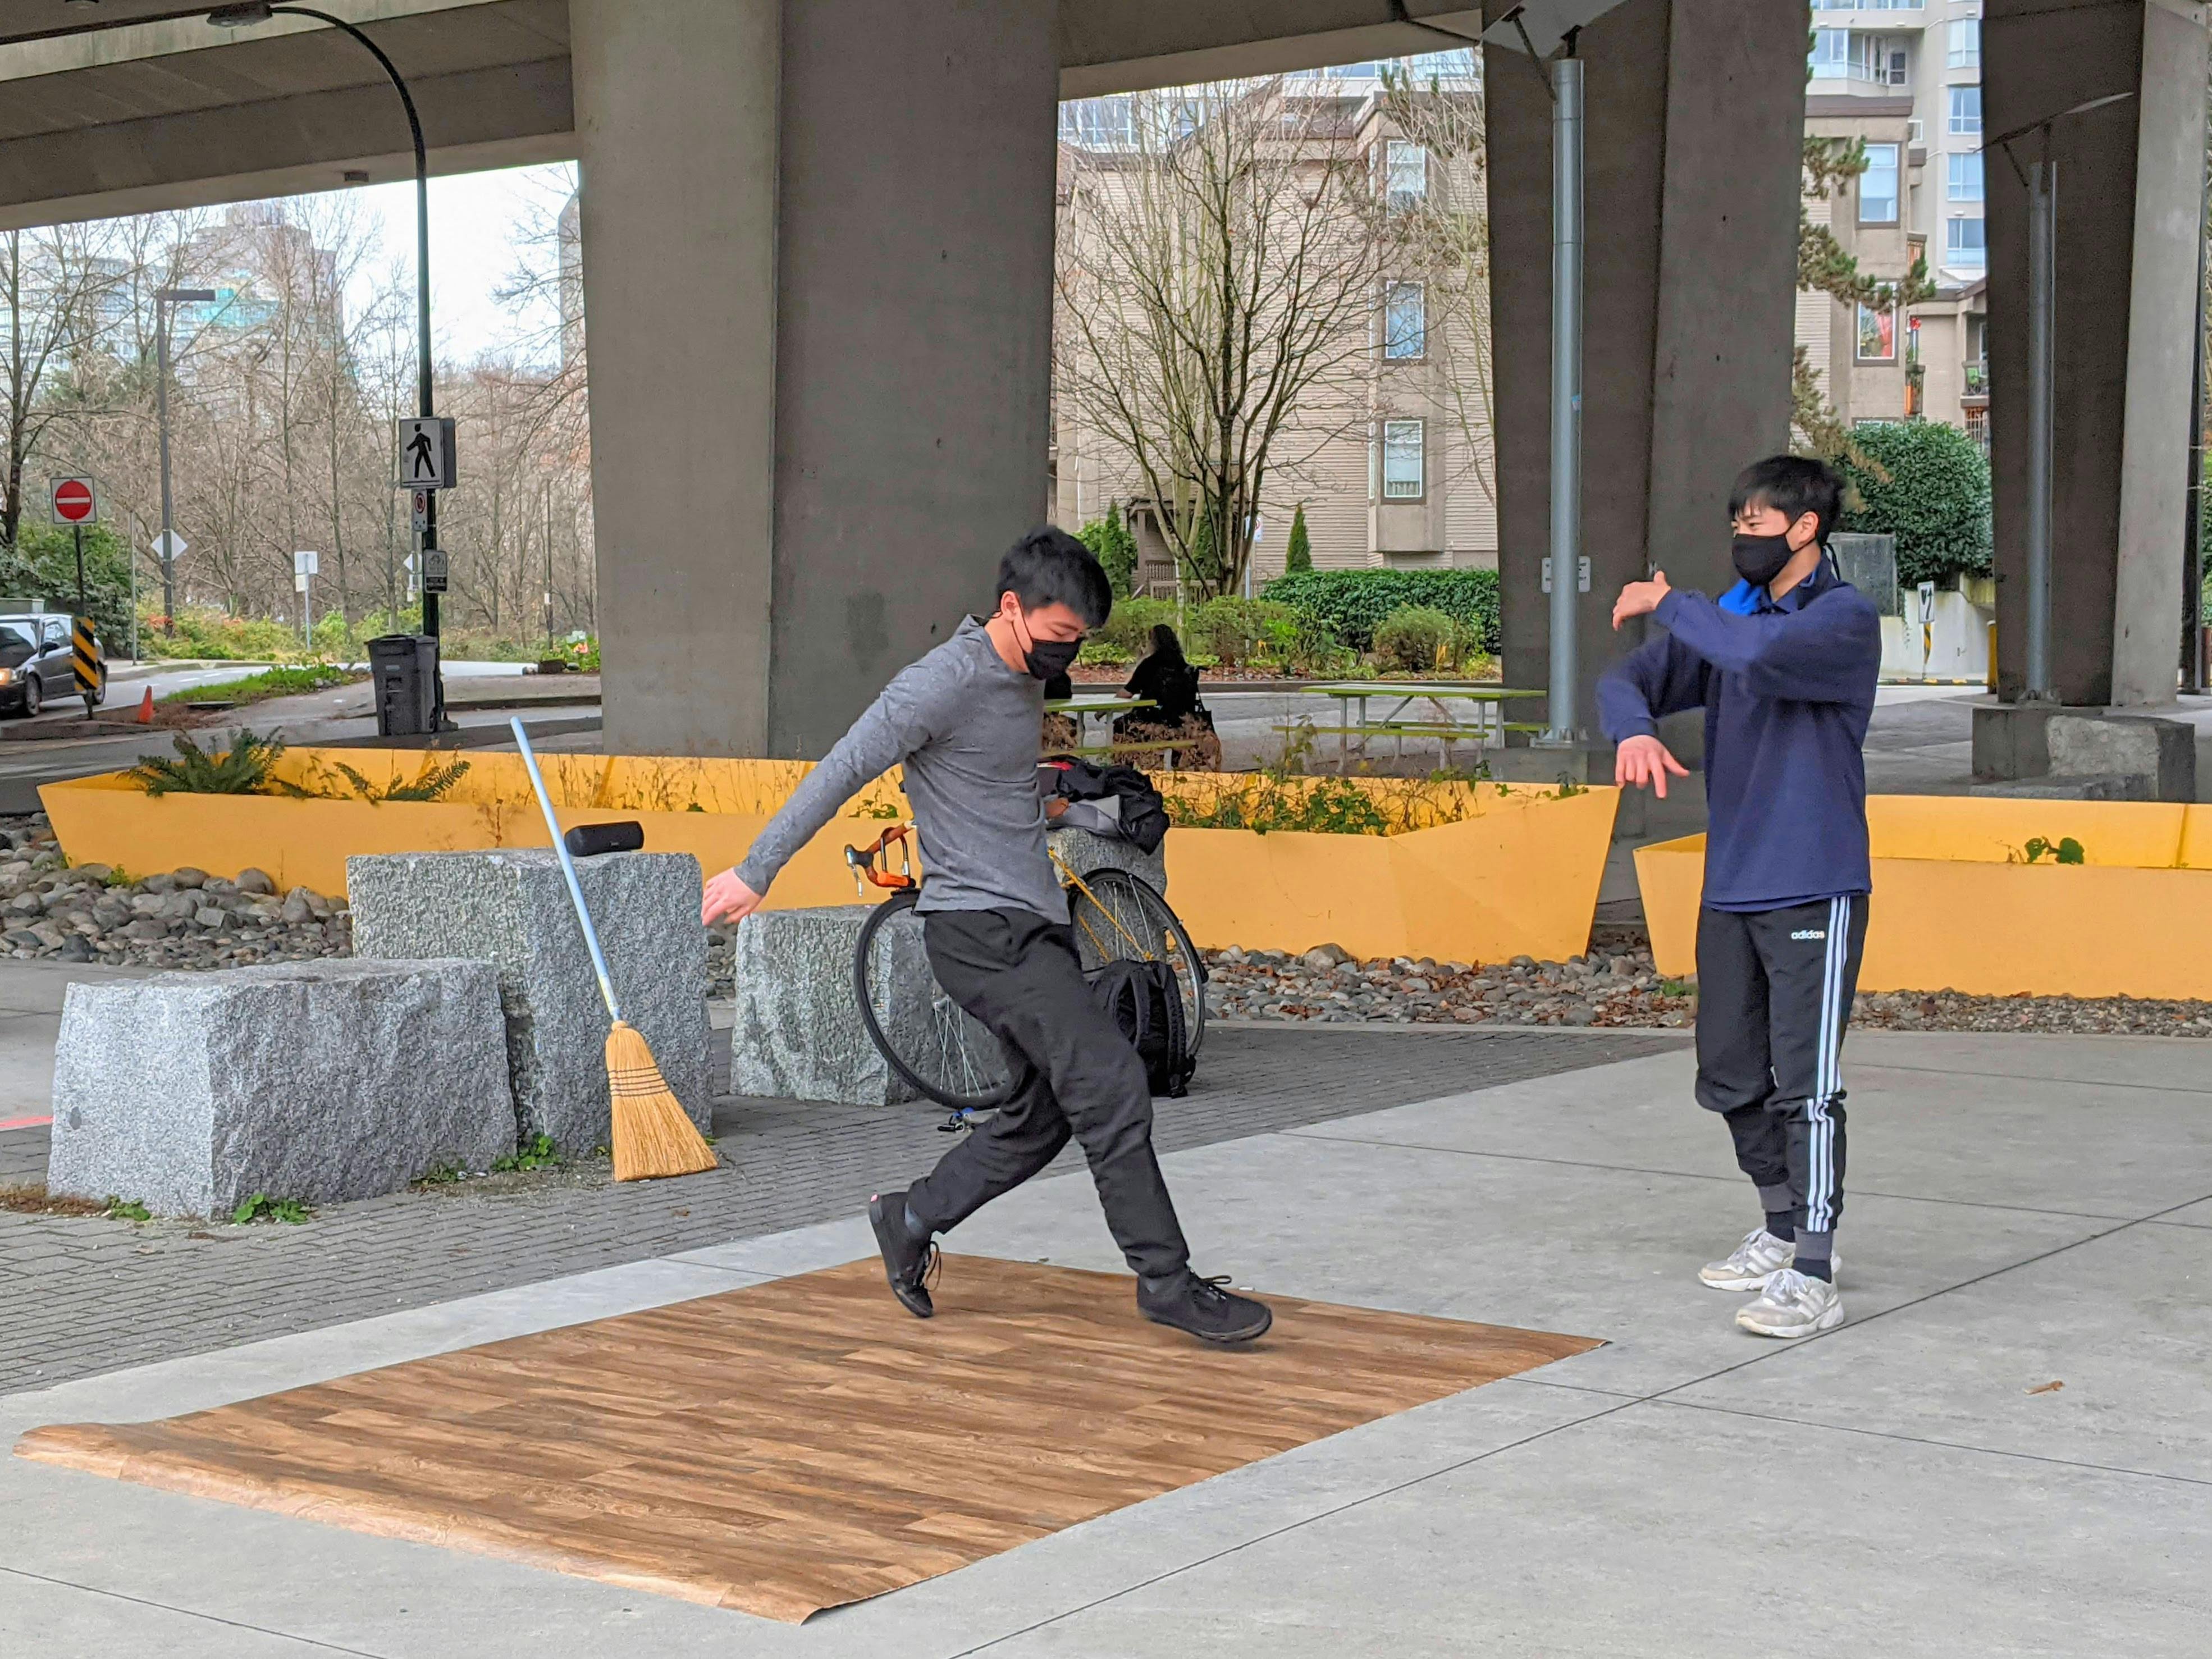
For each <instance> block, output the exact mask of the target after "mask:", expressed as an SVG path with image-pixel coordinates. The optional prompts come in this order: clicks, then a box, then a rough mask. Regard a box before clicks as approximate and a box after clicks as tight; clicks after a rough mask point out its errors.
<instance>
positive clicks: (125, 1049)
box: [46, 960, 514, 1216]
mask: <svg viewBox="0 0 2212 1659" xmlns="http://www.w3.org/2000/svg"><path fill="white" fill-rule="evenodd" d="M513 1148H514V1104H513V1098H512V1097H510V1096H509V1094H508V1092H507V1042H506V1031H505V1028H504V1024H503V1022H502V1021H501V1018H500V1009H499V984H498V980H497V977H496V975H495V974H494V973H493V971H492V969H491V968H490V967H489V964H487V963H482V962H454V961H435V962H411V963H382V962H359V961H343V960H336V961H321V962H285V963H268V964H266V965H264V966H261V967H254V968H233V969H224V970H222V971H220V972H216V973H170V974H156V975H153V976H152V977H150V978H148V979H143V980H134V981H127V982H124V983H119V984H92V985H72V986H70V987H69V993H68V996H67V998H66V1000H64V1003H63V1006H62V1025H61V1037H60V1040H59V1042H58V1044H57V1046H56V1048H55V1052H54V1124H53V1139H52V1152H51V1153H50V1154H49V1158H48V1164H47V1173H46V1185H47V1188H48V1190H50V1191H52V1192H53V1193H55V1194H60V1195H63V1196H65V1197H71V1198H88V1199H93V1200H99V1199H103V1198H107V1197H119V1198H125V1199H135V1200H137V1201H139V1202H140V1203H143V1204H144V1205H145V1206H147V1207H148V1208H149V1209H150V1210H153V1211H155V1212H156V1213H159V1214H162V1215H192V1216H199V1215H217V1216H219V1215H222V1214H224V1213H226V1212H228V1211H230V1210H232V1209H234V1208H235V1207H236V1206H238V1204H239V1203H240V1201H242V1200H245V1199H247V1198H250V1197H252V1195H253V1194H256V1193H266V1194H269V1195H270V1197H271V1198H288V1199H301V1200H309V1201H313V1202H325V1203H328V1202H336V1201H339V1200H347V1199H357V1198H373V1197H375V1196H377V1195H378V1194H383V1193H392V1192H397V1191H398V1190H399V1189H400V1188H404V1186H406V1185H407V1183H408V1182H410V1181H413V1180H415V1179H416V1177H417V1176H422V1175H424V1174H426V1173H427V1172H428V1171H429V1170H435V1169H437V1168H439V1167H441V1165H457V1166H459V1167H462V1168H466V1169H472V1170H482V1169H485V1168H487V1167H489V1164H491V1161H492V1160H493V1159H494V1158H498V1157H500V1156H501V1155H502V1154H504V1153H507V1152H512V1151H513Z"/></svg>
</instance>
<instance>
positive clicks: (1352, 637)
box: [1262, 570, 1499, 656]
mask: <svg viewBox="0 0 2212 1659" xmlns="http://www.w3.org/2000/svg"><path fill="white" fill-rule="evenodd" d="M1262 592H1263V593H1264V595H1265V597H1267V599H1273V600H1275V601H1277V602H1278V603H1279V604H1283V605H1291V606H1292V607H1293V608H1295V609H1296V610H1297V611H1303V612H1304V613H1305V614H1306V615H1308V616H1311V617H1318V618H1319V619H1321V620H1322V621H1323V622H1325V623H1328V625H1329V627H1330V628H1331V629H1334V632H1335V634H1336V636H1337V638H1339V639H1340V640H1342V641H1344V642H1345V644H1346V645H1348V646H1350V647H1352V649H1354V650H1355V651H1365V650H1368V649H1370V648H1371V647H1373V645H1374V642H1375V629H1376V624H1377V623H1380V622H1381V621H1382V620H1383V618H1384V617H1387V616H1389V614H1390V613H1391V612H1392V611H1400V610H1403V609H1405V608H1406V607H1407V606H1408V605H1419V606H1422V607H1424V608H1425V609H1428V610H1431V611H1443V613H1444V614H1445V615H1446V616H1448V617H1451V618H1452V619H1453V620H1454V621H1455V622H1458V623H1462V625H1463V626H1465V627H1467V628H1468V629H1472V630H1473V632H1474V638H1475V640H1476V641H1477V642H1478V643H1479V644H1480V648H1481V649H1482V650H1484V651H1486V652H1487V653H1490V654H1491V655H1492V656H1495V655H1496V654H1497V653H1498V641H1499V633H1498V573H1497V572H1496V571H1495V570H1304V571H1299V572H1297V573H1296V574H1291V575H1287V576H1279V577H1278V578H1277V579H1276V580H1273V581H1271V582H1269V583H1268V584H1267V586H1266V588H1265V589H1263V590H1262Z"/></svg>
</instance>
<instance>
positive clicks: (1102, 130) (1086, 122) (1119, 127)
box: [1060, 97, 1138, 149]
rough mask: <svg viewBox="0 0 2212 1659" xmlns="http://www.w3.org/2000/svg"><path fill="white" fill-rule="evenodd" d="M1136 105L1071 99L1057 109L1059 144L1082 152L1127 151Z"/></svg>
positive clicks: (1134, 126) (1134, 125)
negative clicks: (1101, 150)
mask: <svg viewBox="0 0 2212 1659" xmlns="http://www.w3.org/2000/svg"><path fill="white" fill-rule="evenodd" d="M1137 136H1138V135H1137V105H1136V100H1133V99H1130V98H1110V97H1109V98H1071V99H1069V100H1067V101H1066V103H1064V104H1062V105H1061V106H1060V143H1063V144H1073V145H1075V146H1077V147H1078V148H1079V149H1133V148H1134V147H1135V145H1136V143H1137Z"/></svg>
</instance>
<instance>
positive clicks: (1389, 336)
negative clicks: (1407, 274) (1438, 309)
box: [1383, 283, 1429, 362]
mask: <svg viewBox="0 0 2212 1659" xmlns="http://www.w3.org/2000/svg"><path fill="white" fill-rule="evenodd" d="M1428 349H1429V295H1428V290H1427V289H1425V288H1423V287H1422V286H1421V285H1420V284H1419V283H1391V284H1390V286H1389V289H1388V290H1387V292H1386V293H1385V295H1384V296H1383V356H1385V357H1388V358H1390V359H1392V360H1393V361H1399V362H1402V361H1404V360H1406V359H1407V358H1413V357H1423V356H1427V355H1428Z"/></svg>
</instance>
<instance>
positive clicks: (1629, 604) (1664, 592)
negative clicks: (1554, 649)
mask: <svg viewBox="0 0 2212 1659" xmlns="http://www.w3.org/2000/svg"><path fill="white" fill-rule="evenodd" d="M1671 592H1674V589H1673V588H1672V587H1670V586H1668V584H1667V573H1666V572H1665V571H1663V570H1655V571H1653V572H1652V573H1651V580H1650V581H1644V582H1631V583H1629V585H1628V586H1626V587H1624V588H1622V589H1621V590H1620V598H1619V599H1615V600H1614V601H1613V626H1614V627H1615V628H1618V627H1620V625H1621V623H1625V622H1626V621H1627V620H1628V619H1629V618H1630V617H1648V616H1650V614H1651V613H1652V612H1653V611H1656V610H1657V609H1658V608H1659V601H1660V600H1662V599H1665V598H1666V597H1667V596H1668V594H1669V593H1671ZM1662 752H1663V751H1662Z"/></svg>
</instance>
